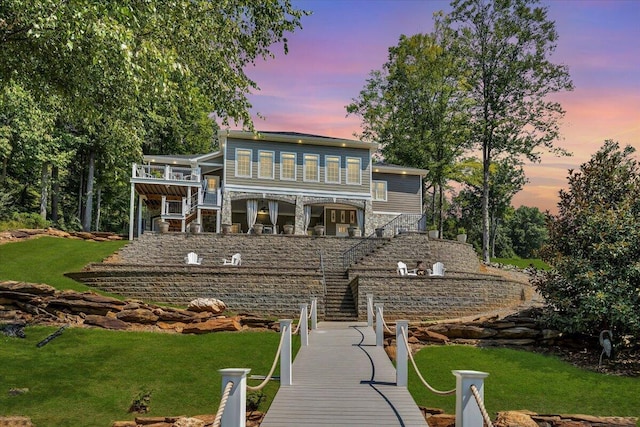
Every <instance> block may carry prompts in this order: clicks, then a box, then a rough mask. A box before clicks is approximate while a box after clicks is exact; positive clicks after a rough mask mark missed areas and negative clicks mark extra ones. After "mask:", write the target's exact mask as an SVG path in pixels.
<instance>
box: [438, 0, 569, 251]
mask: <svg viewBox="0 0 640 427" xmlns="http://www.w3.org/2000/svg"><path fill="white" fill-rule="evenodd" d="M536 3H537V0H491V1H490V0H453V1H452V3H451V4H452V7H453V11H452V12H451V14H450V15H448V16H447V17H445V18H444V22H445V23H446V25H448V26H449V28H451V29H452V31H454V32H455V34H456V36H457V40H458V43H459V45H460V50H461V51H460V55H461V58H464V60H465V61H466V78H467V79H466V82H467V84H468V85H469V87H470V89H471V91H470V94H469V95H470V97H469V101H470V105H469V106H468V113H469V115H470V118H471V120H470V124H471V125H470V131H471V133H472V136H471V139H472V140H473V141H477V143H478V145H479V148H480V149H481V150H482V163H483V197H482V214H483V215H482V216H483V222H482V224H483V227H482V228H483V230H482V231H483V232H482V235H483V239H482V256H483V259H484V260H485V261H486V262H488V261H489V255H490V252H489V250H490V246H489V242H490V229H491V224H490V194H489V192H490V183H489V181H490V167H491V163H492V162H493V161H494V159H495V158H498V157H507V156H511V157H514V158H520V157H525V158H527V159H529V160H531V161H539V155H540V152H539V150H540V149H541V148H544V149H548V150H550V151H553V152H555V153H558V154H566V153H565V152H564V151H563V150H560V149H558V148H556V147H554V145H553V144H554V142H555V141H556V140H557V139H558V137H559V126H558V123H559V120H560V119H561V118H562V117H563V116H564V110H563V109H562V107H561V105H560V104H559V103H558V102H556V101H553V100H550V99H549V98H548V95H550V94H553V93H556V92H559V91H563V90H571V89H573V85H572V82H571V79H570V77H569V72H568V69H567V67H566V66H563V65H556V64H554V63H552V62H551V61H550V56H551V55H552V53H553V52H554V50H555V48H556V43H557V39H558V34H557V32H556V30H555V24H554V22H553V21H550V20H549V19H548V18H547V8H545V7H537V6H535V7H534V5H535V4H536Z"/></svg>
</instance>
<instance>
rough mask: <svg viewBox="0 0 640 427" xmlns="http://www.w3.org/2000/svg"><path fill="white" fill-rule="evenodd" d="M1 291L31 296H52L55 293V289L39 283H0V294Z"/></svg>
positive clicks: (11, 281)
mask: <svg viewBox="0 0 640 427" xmlns="http://www.w3.org/2000/svg"><path fill="white" fill-rule="evenodd" d="M3 291H4V292H17V293H20V294H31V295H53V294H54V293H55V292H56V288H54V287H53V286H49V285H45V284H40V283H26V282H16V281H13V280H10V281H7V282H0V293H1V292H3Z"/></svg>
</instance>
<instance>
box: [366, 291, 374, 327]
mask: <svg viewBox="0 0 640 427" xmlns="http://www.w3.org/2000/svg"><path fill="white" fill-rule="evenodd" d="M367 326H369V327H371V326H373V294H367Z"/></svg>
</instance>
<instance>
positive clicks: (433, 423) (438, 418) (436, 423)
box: [427, 414, 537, 427]
mask: <svg viewBox="0 0 640 427" xmlns="http://www.w3.org/2000/svg"><path fill="white" fill-rule="evenodd" d="M427 424H429V427H455V426H456V416H455V415H451V414H436V415H432V416H430V417H427ZM536 427H537V426H536Z"/></svg>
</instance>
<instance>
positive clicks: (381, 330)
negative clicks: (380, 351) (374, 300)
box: [375, 303, 384, 347]
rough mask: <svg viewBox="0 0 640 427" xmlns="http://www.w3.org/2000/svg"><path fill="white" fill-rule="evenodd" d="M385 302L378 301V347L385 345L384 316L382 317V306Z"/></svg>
mask: <svg viewBox="0 0 640 427" xmlns="http://www.w3.org/2000/svg"><path fill="white" fill-rule="evenodd" d="M383 305H384V304H382V303H378V304H376V305H375V307H376V347H383V346H384V323H383V322H384V318H383V317H382V307H383Z"/></svg>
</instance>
